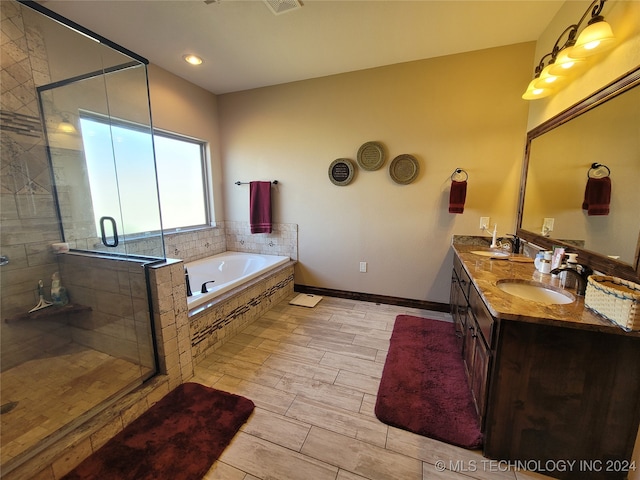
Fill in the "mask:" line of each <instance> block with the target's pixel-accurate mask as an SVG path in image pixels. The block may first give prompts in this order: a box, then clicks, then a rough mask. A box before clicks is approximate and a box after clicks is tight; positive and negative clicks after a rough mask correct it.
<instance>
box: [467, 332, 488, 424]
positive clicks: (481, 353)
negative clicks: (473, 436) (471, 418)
mask: <svg viewBox="0 0 640 480" xmlns="http://www.w3.org/2000/svg"><path fill="white" fill-rule="evenodd" d="M490 362H491V352H490V351H489V348H488V347H487V345H486V344H485V343H484V340H483V339H482V338H481V337H479V336H478V337H476V341H475V344H474V355H473V374H472V381H471V391H472V392H473V398H474V400H475V402H476V409H477V411H478V415H480V419H481V421H482V419H484V415H485V412H486V408H487V383H488V378H487V375H488V373H489V364H490Z"/></svg>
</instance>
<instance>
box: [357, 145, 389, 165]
mask: <svg viewBox="0 0 640 480" xmlns="http://www.w3.org/2000/svg"><path fill="white" fill-rule="evenodd" d="M356 160H357V162H358V165H360V168H363V169H364V170H378V169H379V168H380V167H382V165H384V161H385V158H384V148H382V145H381V144H379V143H378V142H367V143H365V144H363V145H362V146H361V147H360V148H359V149H358V156H357V158H356Z"/></svg>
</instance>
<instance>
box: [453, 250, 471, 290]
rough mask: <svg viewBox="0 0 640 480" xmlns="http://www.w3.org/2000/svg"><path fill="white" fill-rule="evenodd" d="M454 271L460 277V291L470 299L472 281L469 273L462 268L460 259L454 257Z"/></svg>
mask: <svg viewBox="0 0 640 480" xmlns="http://www.w3.org/2000/svg"><path fill="white" fill-rule="evenodd" d="M453 271H454V272H455V273H456V275H457V276H458V283H460V289H461V290H462V293H464V298H466V299H467V300H468V299H469V287H470V286H471V279H470V278H469V275H468V274H467V271H466V270H465V269H464V267H463V266H462V263H461V262H460V259H459V258H458V257H453Z"/></svg>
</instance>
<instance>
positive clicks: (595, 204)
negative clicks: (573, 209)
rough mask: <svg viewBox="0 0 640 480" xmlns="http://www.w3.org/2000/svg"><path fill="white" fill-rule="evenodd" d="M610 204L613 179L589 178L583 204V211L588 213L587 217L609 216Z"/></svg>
mask: <svg viewBox="0 0 640 480" xmlns="http://www.w3.org/2000/svg"><path fill="white" fill-rule="evenodd" d="M610 202H611V178H610V177H602V178H591V177H589V179H588V180H587V186H586V188H585V191H584V201H583V202H582V209H583V210H586V211H587V215H609V203H610Z"/></svg>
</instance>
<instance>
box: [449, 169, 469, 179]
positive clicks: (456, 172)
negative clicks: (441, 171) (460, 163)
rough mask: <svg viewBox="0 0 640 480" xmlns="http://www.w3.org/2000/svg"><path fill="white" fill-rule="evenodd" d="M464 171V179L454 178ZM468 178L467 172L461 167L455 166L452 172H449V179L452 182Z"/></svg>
mask: <svg viewBox="0 0 640 480" xmlns="http://www.w3.org/2000/svg"><path fill="white" fill-rule="evenodd" d="M463 173H464V180H456V179H455V178H453V177H455V176H456V175H461V174H463ZM468 179H469V174H468V173H467V172H465V171H464V170H463V169H461V168H456V169H455V170H454V171H453V173H452V174H451V180H452V181H454V182H466V181H467V180H468Z"/></svg>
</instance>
